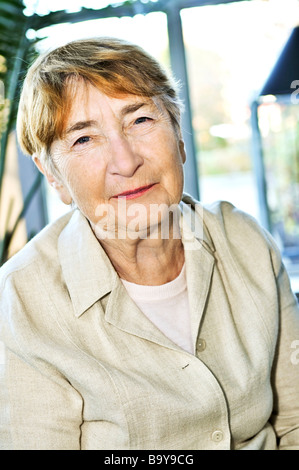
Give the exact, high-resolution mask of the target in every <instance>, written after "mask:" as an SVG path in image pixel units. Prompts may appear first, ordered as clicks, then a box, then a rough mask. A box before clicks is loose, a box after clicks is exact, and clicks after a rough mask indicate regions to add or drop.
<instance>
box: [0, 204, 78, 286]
mask: <svg viewBox="0 0 299 470" xmlns="http://www.w3.org/2000/svg"><path fill="white" fill-rule="evenodd" d="M72 213H73V211H70V212H68V213H66V214H64V215H63V216H61V217H60V218H58V219H57V220H55V221H54V222H51V223H49V224H47V225H46V226H45V227H44V228H43V229H42V230H41V231H40V232H39V233H38V234H37V235H35V236H34V237H33V238H32V239H31V240H30V241H28V242H27V243H26V245H25V246H24V247H23V248H22V249H21V250H20V251H18V252H17V253H15V254H14V255H13V256H11V258H9V259H8V260H7V261H6V262H5V263H4V264H3V265H2V266H1V268H0V290H1V289H2V286H3V284H4V283H5V281H6V279H7V278H8V277H10V276H11V275H14V274H15V273H20V272H21V273H22V275H23V274H24V273H25V272H27V273H28V272H30V270H31V269H34V266H36V264H38V263H39V262H40V260H41V259H42V260H43V261H44V262H45V261H46V260H48V261H49V263H51V262H53V259H54V258H55V256H56V254H57V241H58V238H59V235H60V233H61V232H62V230H63V229H64V227H65V226H66V225H67V223H68V222H69V220H70V218H71V216H72Z"/></svg>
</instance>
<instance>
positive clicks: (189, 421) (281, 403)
mask: <svg viewBox="0 0 299 470" xmlns="http://www.w3.org/2000/svg"><path fill="white" fill-rule="evenodd" d="M184 201H185V203H184V204H182V207H183V208H184V214H185V215H184V217H183V223H182V232H183V243H184V247H185V259H186V273H187V285H188V295H189V302H190V312H191V327H192V338H193V342H194V347H195V351H196V353H195V354H190V353H188V352H186V351H184V350H183V349H181V348H180V347H179V346H177V345H176V344H174V343H172V341H171V340H170V339H168V338H167V337H166V336H164V335H163V333H162V332H161V331H160V330H159V329H158V328H157V327H155V326H154V325H153V324H152V323H151V322H150V321H149V320H148V319H147V318H146V316H145V315H144V314H143V313H142V312H141V311H140V310H139V309H138V307H137V306H136V305H135V304H134V302H133V301H132V300H131V298H130V297H129V295H128V294H127V292H126V290H125V288H124V286H123V285H122V282H121V281H120V279H119V277H118V275H117V273H116V272H115V270H114V269H113V267H112V265H111V263H110V261H109V259H108V258H107V256H106V254H105V252H104V250H103V249H102V247H101V245H100V243H99V242H98V241H97V239H96V238H95V236H94V234H93V232H92V231H91V229H90V226H89V224H88V222H87V220H86V219H85V218H84V217H83V215H82V214H81V213H80V212H79V211H78V210H75V211H73V212H71V213H70V214H67V215H65V216H63V217H62V218H60V219H59V220H58V221H56V222H55V223H53V224H52V225H50V226H48V227H46V228H45V229H44V230H43V231H42V232H41V233H40V234H39V235H38V236H37V237H35V238H34V239H33V240H32V241H31V242H29V243H28V244H27V245H26V247H25V248H24V249H23V250H21V252H20V253H19V254H17V255H16V256H14V257H13V258H12V259H11V260H10V261H9V262H8V263H6V265H4V266H3V267H2V269H1V270H0V279H1V281H0V296H1V297H0V312H1V313H0V339H1V340H2V341H3V343H4V345H5V357H4V359H3V361H2V362H3V364H2V365H1V367H0V370H1V374H0V378H1V385H0V448H1V449H19V450H21V449H52V450H54V449H55V450H56V449H60V450H62V449H110V450H111V449H113V450H114V449H122V450H124V449H151V450H157V449H159V450H161V449H163V450H166V449H167V450H171V449H172V450H174V449H177V450H187V449H188V450H190V449H209V450H214V449H215V450H216V449H276V448H278V447H279V448H283V449H299V364H298V362H299V360H296V359H297V358H299V354H298V355H296V349H294V345H295V346H296V344H298V340H299V312H298V306H297V303H296V300H295V298H294V296H293V295H292V293H291V290H290V285H289V280H288V277H287V275H286V272H285V269H284V267H283V265H282V263H281V258H280V255H279V252H278V250H277V248H276V246H275V244H274V243H273V241H272V238H271V237H270V236H269V235H268V234H267V233H264V231H263V230H262V229H261V228H260V227H259V226H258V225H257V224H256V222H255V221H254V220H253V219H252V218H251V217H249V216H247V215H245V214H243V213H242V212H240V211H238V210H236V209H235V208H234V207H232V206H231V205H230V204H228V203H215V204H214V205H212V206H209V207H206V208H204V209H203V208H202V206H200V205H199V204H195V202H194V201H192V200H191V198H189V197H187V196H186V197H185V198H184ZM190 205H192V206H193V208H192V209H191V206H190ZM194 207H196V211H195V212H196V213H195V212H194ZM194 214H195V217H193V216H194ZM190 215H192V217H189V216H190ZM191 219H192V220H191ZM190 224H191V225H192V227H191V226H190Z"/></svg>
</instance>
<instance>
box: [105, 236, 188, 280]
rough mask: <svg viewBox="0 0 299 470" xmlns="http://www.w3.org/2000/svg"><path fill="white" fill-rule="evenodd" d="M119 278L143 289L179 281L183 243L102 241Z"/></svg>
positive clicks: (177, 241)
mask: <svg viewBox="0 0 299 470" xmlns="http://www.w3.org/2000/svg"><path fill="white" fill-rule="evenodd" d="M100 243H101V245H102V246H103V248H104V250H105V251H106V253H107V255H108V257H109V258H110V261H111V262H112V264H113V266H114V268H115V270H116V271H117V273H118V275H119V276H120V277H121V278H122V279H125V280H126V281H129V282H133V283H135V284H142V285H153V286H154V285H162V284H165V283H166V282H170V281H172V280H173V279H175V278H176V277H177V276H178V275H179V273H180V272H181V269H182V267H183V264H184V247H183V244H182V241H181V239H158V240H153V239H139V240H100Z"/></svg>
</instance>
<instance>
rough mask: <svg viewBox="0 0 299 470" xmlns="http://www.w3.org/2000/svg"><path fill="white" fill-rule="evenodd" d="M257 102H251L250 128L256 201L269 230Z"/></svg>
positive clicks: (262, 222)
mask: <svg viewBox="0 0 299 470" xmlns="http://www.w3.org/2000/svg"><path fill="white" fill-rule="evenodd" d="M258 106H259V104H258V102H257V101H253V103H252V104H251V128H252V150H253V152H252V159H253V166H254V173H255V177H256V183H257V191H258V201H259V211H260V219H261V224H262V225H263V227H264V228H265V229H266V230H269V231H271V220H270V214H269V207H268V201H267V183H266V177H265V166H264V155H263V146H262V137H261V132H260V128H259V119H258Z"/></svg>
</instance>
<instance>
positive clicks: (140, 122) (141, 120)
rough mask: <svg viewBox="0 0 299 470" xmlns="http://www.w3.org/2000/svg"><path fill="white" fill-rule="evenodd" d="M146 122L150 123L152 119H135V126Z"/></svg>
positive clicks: (144, 117)
mask: <svg viewBox="0 0 299 470" xmlns="http://www.w3.org/2000/svg"><path fill="white" fill-rule="evenodd" d="M147 121H152V119H151V118H149V117H146V116H142V117H140V118H138V119H136V121H135V124H142V123H144V122H147Z"/></svg>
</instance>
